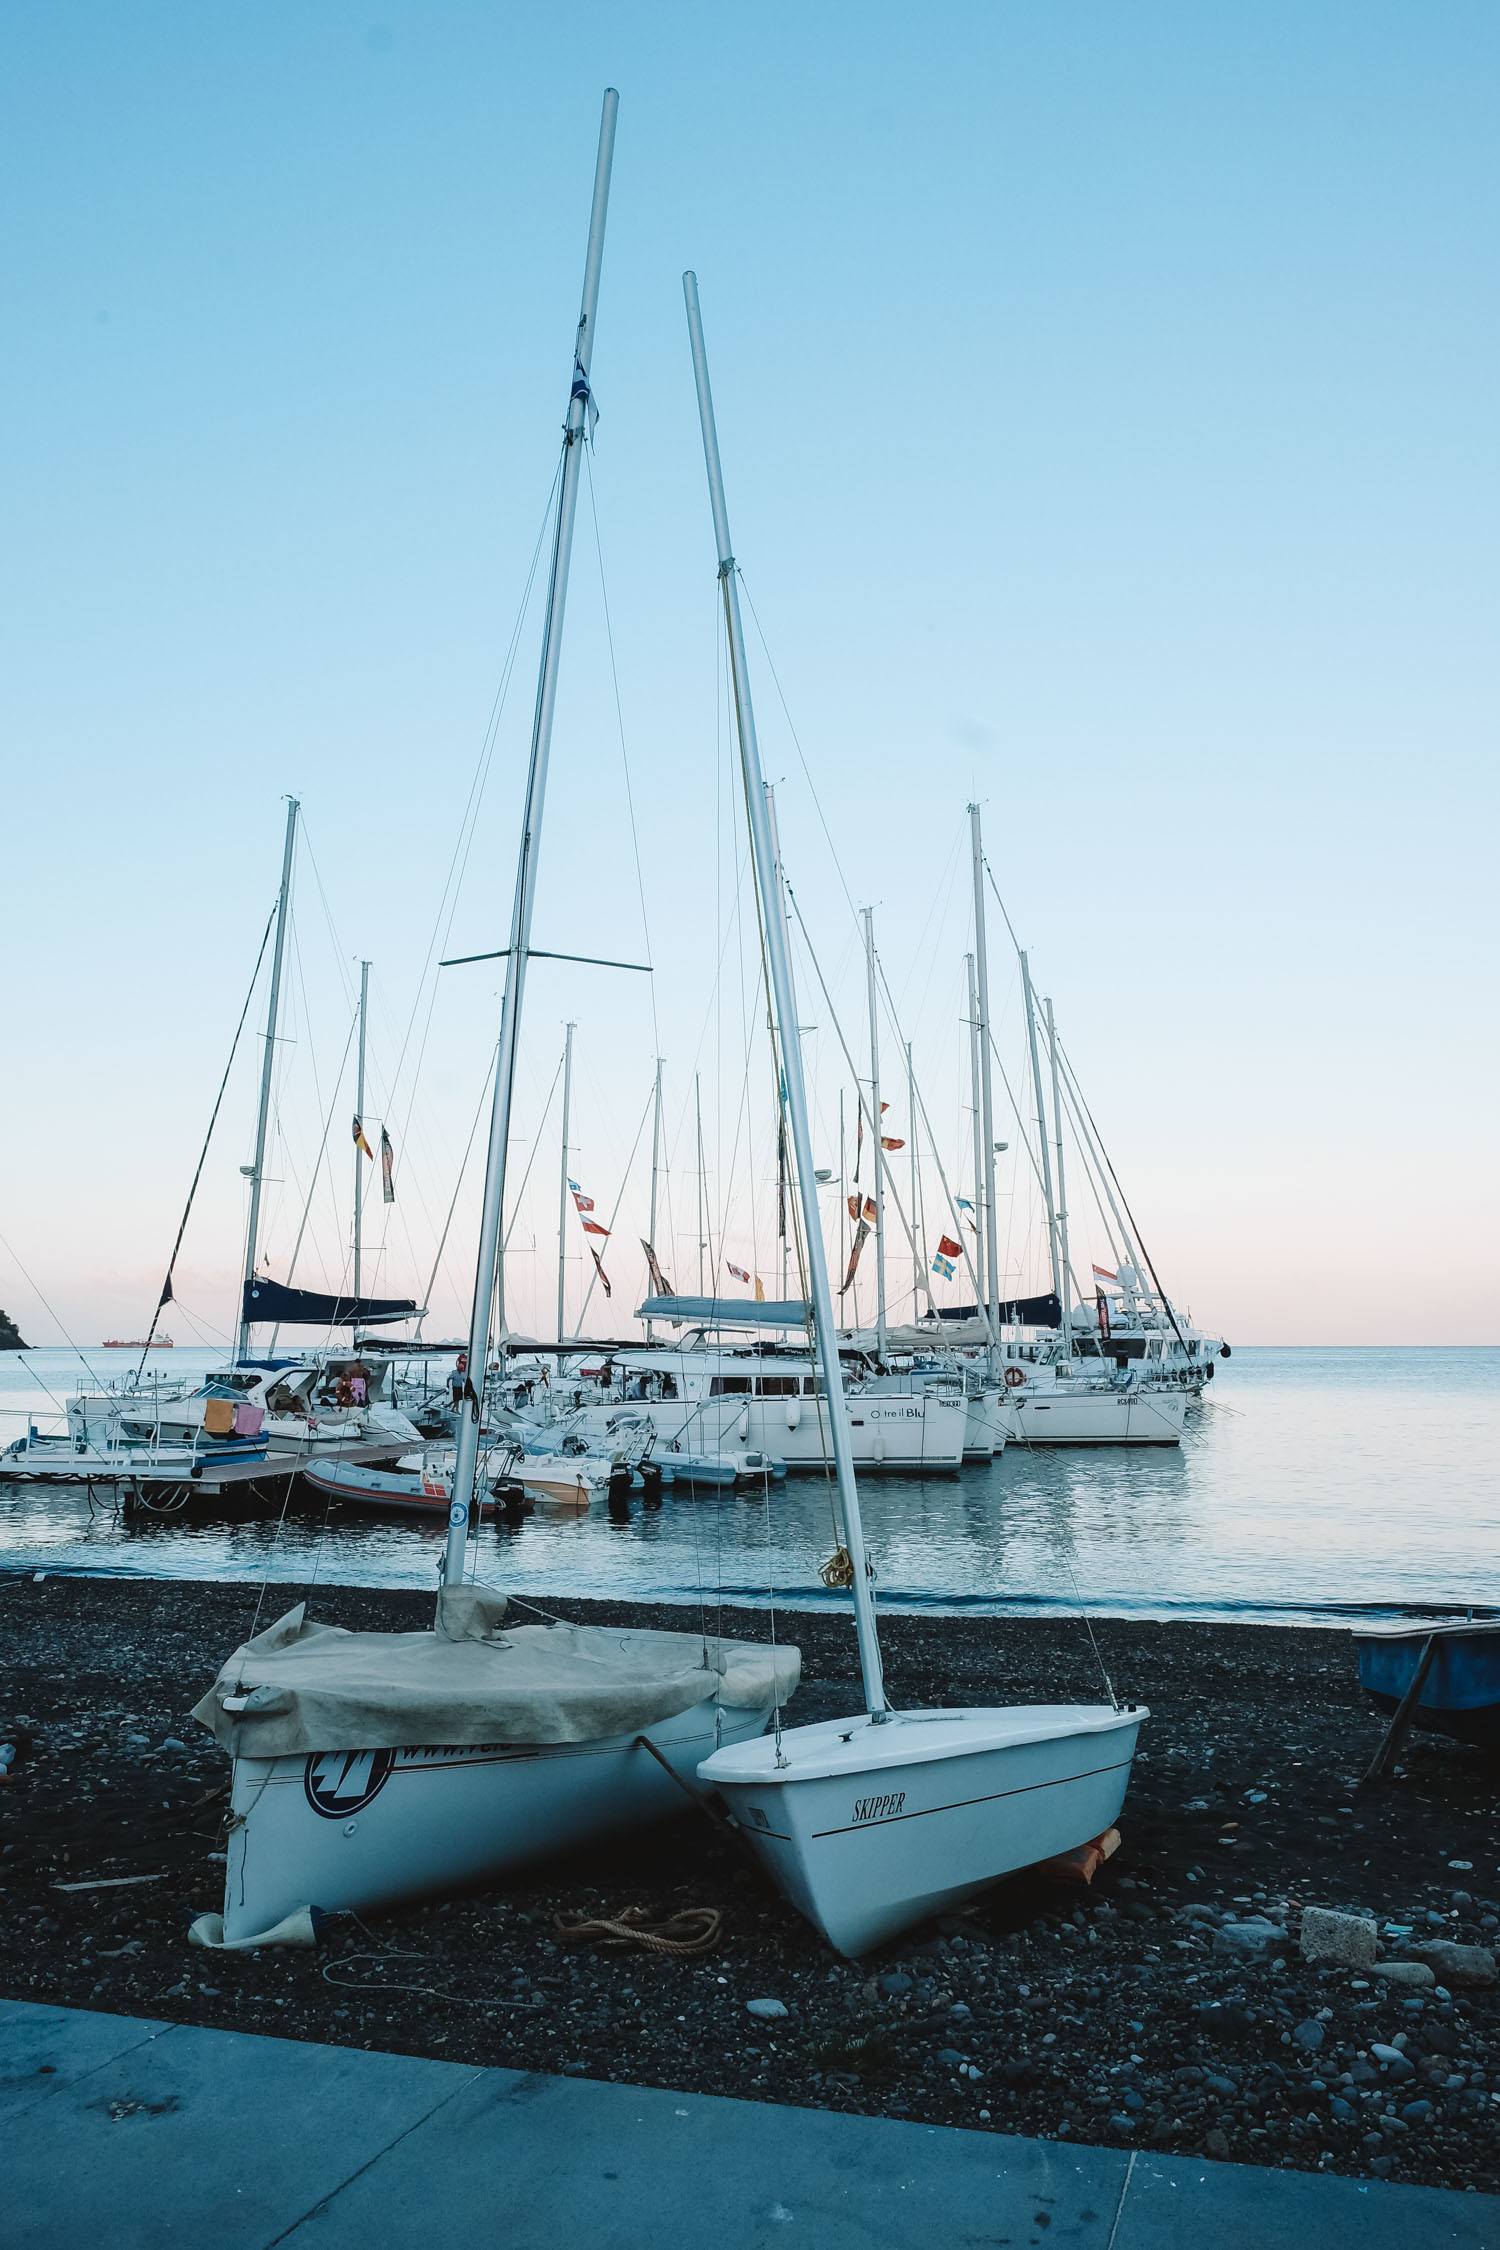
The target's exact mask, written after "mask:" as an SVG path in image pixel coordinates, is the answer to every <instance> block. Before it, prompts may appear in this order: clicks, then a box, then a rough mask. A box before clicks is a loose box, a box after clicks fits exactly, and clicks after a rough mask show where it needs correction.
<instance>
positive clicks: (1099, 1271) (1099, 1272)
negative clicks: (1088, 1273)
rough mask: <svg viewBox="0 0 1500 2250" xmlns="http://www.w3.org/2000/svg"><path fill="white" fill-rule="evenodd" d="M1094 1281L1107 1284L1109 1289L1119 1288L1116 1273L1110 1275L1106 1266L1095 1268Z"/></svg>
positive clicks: (1118, 1279)
mask: <svg viewBox="0 0 1500 2250" xmlns="http://www.w3.org/2000/svg"><path fill="white" fill-rule="evenodd" d="M1094 1279H1095V1280H1096V1281H1103V1282H1105V1283H1107V1284H1108V1286H1109V1287H1110V1288H1111V1289H1118V1288H1119V1286H1120V1277H1119V1275H1118V1274H1117V1273H1111V1272H1110V1270H1109V1268H1108V1266H1095V1268H1094Z"/></svg>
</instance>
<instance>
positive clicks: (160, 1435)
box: [67, 1349, 422, 1459]
mask: <svg viewBox="0 0 1500 2250" xmlns="http://www.w3.org/2000/svg"><path fill="white" fill-rule="evenodd" d="M355 1368H358V1369H359V1370H360V1371H361V1375H360V1378H359V1380H360V1381H362V1383H363V1387H364V1392H365V1396H364V1399H363V1400H362V1401H360V1400H359V1399H358V1397H357V1387H358V1386H357V1382H356V1378H355V1376H354V1374H353V1370H354V1369H355ZM391 1372H392V1371H391V1368H390V1365H389V1363H388V1362H386V1361H384V1360H381V1359H380V1358H378V1357H377V1356H376V1355H375V1354H373V1353H372V1354H371V1356H370V1358H369V1359H368V1360H366V1359H363V1358H361V1356H360V1354H359V1353H358V1352H357V1351H354V1350H352V1349H351V1350H348V1351H329V1352H315V1353H310V1354H309V1355H307V1357H305V1358H297V1359H279V1358H278V1359H266V1360H253V1359H249V1360H239V1361H237V1362H236V1363H235V1364H234V1365H233V1366H232V1367H225V1368H220V1369H218V1370H216V1371H215V1372H214V1373H213V1374H211V1375H206V1376H205V1377H204V1378H203V1380H202V1382H200V1383H196V1384H183V1385H181V1386H174V1387H167V1386H159V1385H153V1386H152V1387H151V1388H149V1389H145V1390H133V1389H132V1390H122V1391H94V1392H80V1393H79V1394H78V1395H77V1396H75V1397H73V1398H70V1399H69V1400H68V1401H67V1414H68V1430H69V1434H70V1436H71V1437H72V1438H73V1440H74V1442H75V1444H78V1443H81V1444H83V1445H84V1446H86V1447H88V1448H89V1449H90V1450H100V1449H104V1450H107V1449H109V1448H111V1447H118V1445H119V1444H120V1442H121V1441H122V1440H125V1441H127V1442H131V1443H136V1444H142V1443H144V1444H152V1445H157V1446H162V1445H166V1446H174V1445H179V1446H180V1445H188V1446H192V1445H193V1444H195V1443H196V1442H198V1441H199V1440H200V1438H202V1437H203V1436H207V1437H208V1438H209V1439H220V1440H222V1439H226V1438H231V1437H238V1438H250V1439H254V1438H259V1439H262V1440H263V1441H264V1442H265V1444H266V1446H267V1448H268V1449H269V1451H270V1453H271V1455H272V1456H273V1457H274V1456H275V1455H276V1454H278V1453H280V1454H285V1453H297V1454H300V1455H302V1456H303V1457H304V1458H311V1459H316V1458H318V1457H319V1456H321V1455H326V1454H330V1453H339V1452H341V1451H344V1450H346V1449H347V1448H348V1447H350V1446H354V1445H357V1446H361V1447H364V1446H370V1445H384V1444H389V1446H390V1448H391V1453H392V1457H393V1458H394V1456H395V1455H396V1454H398V1453H403V1452H405V1451H407V1450H408V1449H409V1448H410V1447H412V1446H417V1445H420V1444H421V1442H422V1441H421V1433H420V1432H419V1431H418V1429H417V1427H416V1425H415V1423H413V1422H411V1421H410V1420H408V1418H407V1416H406V1415H405V1414H403V1413H402V1412H401V1410H400V1408H399V1407H397V1406H395V1405H393V1404H392V1403H391V1401H390V1399H389V1397H388V1396H387V1395H386V1394H387V1390H388V1387H389V1382H390V1376H391Z"/></svg>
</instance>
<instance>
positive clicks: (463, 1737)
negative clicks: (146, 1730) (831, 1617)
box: [193, 1586, 802, 1758]
mask: <svg viewBox="0 0 1500 2250" xmlns="http://www.w3.org/2000/svg"><path fill="white" fill-rule="evenodd" d="M801 1669H802V1660H801V1657H800V1655H799V1653H798V1651H797V1650H796V1649H795V1648H786V1647H778V1648H775V1649H772V1648H767V1647H764V1646H762V1645H761V1644H759V1643H757V1642H751V1641H725V1640H716V1639H714V1638H713V1637H712V1636H705V1635H704V1634H701V1633H659V1632H643V1631H634V1630H627V1629H625V1628H623V1627H621V1628H615V1627H611V1626H605V1625H562V1624H557V1625H546V1624H543V1625H511V1624H509V1623H508V1622H507V1617H506V1603H505V1598H504V1596H503V1595H501V1594H496V1593H492V1592H490V1591H489V1590H488V1589H487V1588H485V1587H479V1586H466V1587H463V1588H461V1589H455V1590H454V1592H452V1593H451V1594H447V1595H445V1596H444V1598H443V1609H442V1617H441V1624H440V1629H439V1630H437V1631H433V1632H425V1633H351V1632H348V1631H346V1630H345V1628H344V1627H342V1626H339V1625H318V1624H313V1623H310V1622H309V1621H308V1618H307V1615H306V1609H305V1605H304V1604H303V1603H300V1602H299V1603H298V1605H297V1607H296V1608H295V1609H291V1610H288V1611H287V1613H286V1615H285V1616H284V1617H281V1618H278V1619H277V1621H276V1623H275V1624H274V1625H268V1626H267V1628H266V1630H265V1631H264V1632H263V1633H257V1634H256V1635H255V1637H254V1639H253V1640H249V1641H246V1642H245V1643H244V1645H243V1646H242V1647H240V1648H237V1649H236V1650H235V1652H234V1654H233V1656H231V1657H230V1659H229V1661H228V1663H227V1664H225V1665H224V1667H223V1669H222V1670H221V1671H220V1673H219V1676H218V1678H217V1680H215V1682H214V1684H213V1686H212V1688H210V1690H209V1692H208V1694H207V1695H205V1696H204V1697H203V1699H202V1701H201V1702H200V1703H199V1704H198V1705H197V1706H196V1707H195V1709H194V1712H193V1716H194V1718H195V1719H198V1720H201V1722H202V1724H203V1725H204V1726H206V1727H207V1728H208V1729H209V1732H210V1733H211V1734H213V1735H214V1736H215V1738H216V1739H217V1740H218V1741H219V1742H220V1743H222V1745H223V1747H224V1748H225V1749H226V1750H228V1751H229V1752H230V1753H231V1754H232V1755H233V1756H235V1757H242V1758H280V1757H288V1756H299V1755H302V1754H303V1753H305V1752H308V1751H316V1750H387V1749H393V1748H400V1747H402V1746H404V1745H407V1744H420V1745H422V1746H423V1747H426V1746H427V1745H429V1744H431V1745H439V1744H445V1743H476V1742H484V1743H491V1742H507V1743H530V1742H535V1743H552V1742H595V1741H602V1740H606V1739H608V1737H610V1736H611V1735H619V1734H631V1733H638V1732H639V1731H640V1730H641V1729H642V1728H643V1727H649V1726H653V1725H655V1724H656V1723H657V1722H658V1721H660V1720H662V1719H670V1718H675V1717H676V1715H677V1714H678V1713H679V1712H680V1711H688V1710H691V1709H692V1707H693V1705H694V1704H695V1703H703V1702H706V1701H708V1700H709V1699H710V1698H713V1697H717V1698H718V1700H719V1701H720V1702H721V1703H723V1704H725V1705H726V1706H728V1707H729V1708H731V1709H734V1710H758V1709H761V1708H764V1709H765V1710H767V1711H768V1712H769V1710H770V1708H771V1706H772V1705H773V1704H775V1703H778V1702H785V1701H786V1700H787V1698H788V1697H789V1696H790V1695H791V1694H792V1693H793V1691H794V1690H795V1688H796V1685H797V1682H798V1679H799V1678H800V1676H801ZM226 1704H227V1705H228V1708H226Z"/></svg>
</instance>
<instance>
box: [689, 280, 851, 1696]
mask: <svg viewBox="0 0 1500 2250" xmlns="http://www.w3.org/2000/svg"><path fill="white" fill-rule="evenodd" d="M682 287H683V294H684V296H685V297H686V299H687V316H688V333H689V335H690V336H691V338H692V344H693V373H694V376H695V378H696V381H697V385H698V417H699V420H700V422H701V423H702V426H703V458H704V462H705V464H706V466H707V469H708V492H709V500H710V502H711V504H712V508H713V519H714V538H715V542H716V544H717V547H718V555H719V585H720V588H721V591H722V594H723V600H724V623H725V628H726V630H727V632H728V636H729V662H730V668H731V672H732V675H733V679H734V705H735V718H736V721H737V724H738V731H739V740H740V765H741V769H742V772H743V775H744V784H745V807H746V816H747V819H748V823H749V828H750V845H751V851H752V853H753V855H754V860H755V880H756V884H757V887H758V888H759V891H760V896H761V901H762V905H763V908H764V920H765V932H766V953H767V955H768V958H769V960H770V965H771V989H772V993H773V995H774V998H775V1004H776V1021H777V1025H778V1029H779V1041H778V1044H779V1046H780V1049H781V1068H782V1072H783V1074H784V1076H785V1079H786V1106H787V1114H788V1118H789V1121H790V1124H791V1129H792V1150H793V1156H794V1158H795V1162H796V1167H797V1197H798V1201H799V1203H800V1204H801V1207H802V1232H803V1237H804V1242H805V1248H806V1252H807V1278H808V1284H809V1287H810V1288H811V1291H812V1310H813V1329H814V1344H815V1348H816V1351H817V1355H818V1367H819V1370H820V1373H821V1375H822V1378H823V1394H824V1399H825V1402H826V1404H827V1409H828V1424H829V1437H830V1439H831V1441H832V1445H833V1461H834V1470H835V1474H836V1477H837V1481H838V1494H839V1509H840V1513H841V1515H842V1517H843V1524H844V1543H845V1546H846V1547H847V1549H848V1553H849V1562H850V1566H851V1572H852V1577H853V1585H854V1623H855V1631H856V1633H857V1634H858V1637H859V1664H860V1672H861V1675H862V1677H863V1680H864V1690H865V1709H866V1710H867V1711H868V1712H869V1714H870V1717H871V1718H872V1719H874V1720H875V1721H876V1722H877V1724H878V1723H880V1722H881V1721H883V1720H884V1719H885V1718H886V1716H887V1706H886V1700H885V1686H884V1682H883V1680H882V1677H881V1668H880V1643H879V1641H878V1640H877V1638H876V1633H875V1604H874V1598H873V1596H872V1595H871V1592H870V1577H869V1570H868V1567H867V1564H866V1561H865V1536H864V1526H863V1524H862V1523H861V1521H860V1513H859V1491H858V1487H857V1486H856V1484H855V1481H854V1456H853V1453H852V1451H851V1449H850V1443H849V1418H848V1409H847V1407H846V1406H845V1403H844V1374H843V1369H842V1367H841V1366H840V1364H839V1355H838V1347H837V1343H836V1341H835V1331H834V1318H833V1293H832V1291H831V1289H830V1288H829V1284H828V1253H827V1250H826V1248H825V1246H824V1242H823V1227H822V1221H821V1217H820V1214H819V1211H818V1183H817V1180H816V1178H815V1177H814V1174H813V1157H812V1133H811V1130H810V1127H809V1124H808V1112H807V1087H806V1084H805V1082H804V1080H803V1075H802V1041H801V1039H800V1038H799V1037H798V1035H797V994H796V989H795V986H794V985H793V982H792V963H791V954H790V951H789V949H788V946H787V942H786V927H785V924H784V922H783V920H782V916H781V914H780V912H779V897H778V892H777V885H776V859H775V852H774V849H773V847H772V843H771V824H770V820H769V817H768V815H767V811H766V796H765V775H764V773H763V772H762V770H761V762H760V745H759V743H758V742H757V740H756V734H755V712H754V709H753V707H752V704H751V701H750V676H749V672H748V670H747V668H746V663H745V636H744V630H743V627H742V625H741V622H740V596H739V580H738V575H737V573H736V570H735V562H734V550H733V548H732V546H731V545H730V540H729V512H728V509H727V507H726V505H725V501H724V474H723V471H722V469H721V468H720V466H719V439H718V433H717V431H716V430H715V428H714V403H713V394H712V392H711V391H710V389H709V385H708V359H707V356H706V354H705V352H704V348H703V322H702V318H701V316H700V314H699V310H698V282H697V277H696V276H695V275H693V274H691V273H685V274H684V275H683V277H682ZM877 1176H878V1175H877Z"/></svg>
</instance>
